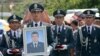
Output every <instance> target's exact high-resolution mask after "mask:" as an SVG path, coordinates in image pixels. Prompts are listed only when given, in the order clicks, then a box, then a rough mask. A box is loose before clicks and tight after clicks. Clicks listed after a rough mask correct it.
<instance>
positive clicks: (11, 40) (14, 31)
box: [0, 15, 23, 56]
mask: <svg viewBox="0 0 100 56" xmlns="http://www.w3.org/2000/svg"><path fill="white" fill-rule="evenodd" d="M21 19H22V18H21V17H19V16H17V15H12V16H10V17H9V18H8V23H9V27H10V30H9V31H7V32H5V33H4V35H3V37H2V38H3V39H2V43H1V46H0V48H2V49H1V50H2V53H3V54H4V56H14V55H16V56H21V49H22V47H23V37H22V30H21V29H20V25H21V24H20V21H21Z"/></svg>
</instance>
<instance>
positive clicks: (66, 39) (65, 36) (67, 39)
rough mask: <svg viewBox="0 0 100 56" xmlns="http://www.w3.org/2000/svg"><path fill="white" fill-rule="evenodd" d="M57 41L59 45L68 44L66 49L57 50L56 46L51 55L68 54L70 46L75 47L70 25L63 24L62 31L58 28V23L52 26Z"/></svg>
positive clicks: (64, 55) (61, 55)
mask: <svg viewBox="0 0 100 56" xmlns="http://www.w3.org/2000/svg"><path fill="white" fill-rule="evenodd" d="M52 30H53V34H54V39H55V42H56V43H57V44H58V45H68V48H67V49H65V50H57V49H56V48H55V49H54V51H53V52H52V54H51V56H52V55H53V56H68V55H69V50H70V48H73V47H74V45H73V33H72V29H71V27H69V26H66V25H63V26H62V28H61V31H60V33H59V32H58V30H57V25H53V26H52Z"/></svg>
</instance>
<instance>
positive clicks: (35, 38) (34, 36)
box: [32, 34, 39, 42]
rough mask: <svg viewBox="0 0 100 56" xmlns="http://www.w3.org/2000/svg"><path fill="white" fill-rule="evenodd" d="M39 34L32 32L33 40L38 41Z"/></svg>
mask: <svg viewBox="0 0 100 56" xmlns="http://www.w3.org/2000/svg"><path fill="white" fill-rule="evenodd" d="M38 37H39V36H38V34H32V40H33V42H38Z"/></svg>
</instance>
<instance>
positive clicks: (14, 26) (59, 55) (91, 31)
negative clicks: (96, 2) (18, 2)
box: [0, 3, 100, 56]
mask: <svg viewBox="0 0 100 56" xmlns="http://www.w3.org/2000/svg"><path fill="white" fill-rule="evenodd" d="M29 11H30V12H31V15H32V17H34V19H33V20H31V22H29V23H27V25H25V27H38V26H39V27H41V26H46V28H47V42H48V48H47V52H48V56H100V21H99V19H100V18H96V17H95V12H94V11H92V10H86V11H84V12H83V13H82V14H83V17H82V20H81V21H80V20H73V21H72V22H71V24H70V25H66V24H65V23H64V16H65V15H66V13H65V11H64V10H62V9H57V10H56V11H54V12H53V16H54V17H55V24H49V23H46V22H42V21H41V20H42V18H40V16H41V14H42V12H43V11H44V7H43V6H41V5H40V4H37V3H34V4H32V5H30V7H29ZM21 20H22V18H21V17H19V16H17V15H15V14H14V15H12V16H10V17H9V18H8V20H7V21H8V23H9V27H10V30H9V31H7V32H4V33H3V35H2V36H0V53H1V54H2V55H3V56H22V53H23V52H24V49H23V30H22V29H23V28H22V27H21V26H22V25H21ZM80 23H81V24H80Z"/></svg>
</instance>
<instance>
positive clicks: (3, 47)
mask: <svg viewBox="0 0 100 56" xmlns="http://www.w3.org/2000/svg"><path fill="white" fill-rule="evenodd" d="M7 49H8V46H7V43H6V38H5V36H4V34H3V36H2V42H1V44H0V51H1V52H2V53H6V51H7Z"/></svg>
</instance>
